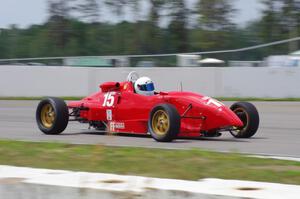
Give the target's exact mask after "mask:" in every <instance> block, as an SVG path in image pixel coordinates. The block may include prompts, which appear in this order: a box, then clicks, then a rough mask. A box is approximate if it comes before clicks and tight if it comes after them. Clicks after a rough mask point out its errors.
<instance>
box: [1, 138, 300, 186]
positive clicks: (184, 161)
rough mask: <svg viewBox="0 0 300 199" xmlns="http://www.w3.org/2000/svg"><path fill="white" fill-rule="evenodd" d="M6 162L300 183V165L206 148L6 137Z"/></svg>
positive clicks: (3, 152)
mask: <svg viewBox="0 0 300 199" xmlns="http://www.w3.org/2000/svg"><path fill="white" fill-rule="evenodd" d="M0 154H1V156H0V164H2V165H15V166H28V167H38V168H50V169H67V170H75V171H78V170H80V171H90V172H105V173H117V174H128V175H141V176H151V177H161V178H175V179H188V180H197V179H201V178H207V177H210V178H211V177H215V178H223V179H241V180H255V181H266V182H280V183H289V184H300V163H299V162H291V161H282V160H271V159H259V158H252V157H245V156H242V155H239V154H227V153H216V152H207V151H202V150H196V149H194V150H162V149H144V148H129V147H104V146H97V145H96V146H95V145H72V144H59V143H32V142H21V141H0Z"/></svg>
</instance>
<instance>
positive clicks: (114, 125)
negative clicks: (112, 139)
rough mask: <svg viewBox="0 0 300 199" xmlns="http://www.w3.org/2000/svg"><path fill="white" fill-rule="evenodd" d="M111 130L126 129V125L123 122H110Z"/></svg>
mask: <svg viewBox="0 0 300 199" xmlns="http://www.w3.org/2000/svg"><path fill="white" fill-rule="evenodd" d="M109 129H110V131H114V130H115V129H125V124H124V123H123V122H110V123H109Z"/></svg>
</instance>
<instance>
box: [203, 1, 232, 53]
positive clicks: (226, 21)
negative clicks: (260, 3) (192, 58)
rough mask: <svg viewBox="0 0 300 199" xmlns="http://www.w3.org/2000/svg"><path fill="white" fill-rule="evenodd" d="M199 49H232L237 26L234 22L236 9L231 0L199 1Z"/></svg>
mask: <svg viewBox="0 0 300 199" xmlns="http://www.w3.org/2000/svg"><path fill="white" fill-rule="evenodd" d="M197 12H198V14H199V28H200V31H199V33H198V38H197V39H198V40H199V41H200V42H199V43H198V45H199V46H198V47H199V48H201V49H202V50H217V49H219V50H220V49H226V48H229V47H231V46H230V45H231V39H232V38H231V36H232V34H231V33H232V32H233V31H234V28H235V25H234V23H233V22H232V17H233V16H234V13H235V9H234V8H233V6H232V1H229V0H199V2H198V5H197Z"/></svg>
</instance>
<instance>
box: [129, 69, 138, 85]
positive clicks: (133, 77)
mask: <svg viewBox="0 0 300 199" xmlns="http://www.w3.org/2000/svg"><path fill="white" fill-rule="evenodd" d="M139 77H140V76H139V74H138V73H137V72H135V71H131V72H130V73H129V74H128V76H127V79H126V80H127V81H129V82H133V83H134V82H136V80H138V78H139Z"/></svg>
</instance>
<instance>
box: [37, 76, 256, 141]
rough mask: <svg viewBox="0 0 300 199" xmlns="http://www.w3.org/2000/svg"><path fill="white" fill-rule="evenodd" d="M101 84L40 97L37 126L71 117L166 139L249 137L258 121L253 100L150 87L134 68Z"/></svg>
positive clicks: (62, 124)
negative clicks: (87, 91) (77, 93)
mask: <svg viewBox="0 0 300 199" xmlns="http://www.w3.org/2000/svg"><path fill="white" fill-rule="evenodd" d="M140 79H142V81H144V82H143V83H142V84H139V80H140ZM100 89H101V90H100V91H99V92H97V93H95V94H92V95H90V96H88V97H85V98H83V99H82V100H80V101H71V102H69V103H68V104H66V103H65V102H64V101H63V100H61V99H58V98H51V97H50V98H46V99H43V100H42V101H41V102H40V103H39V105H38V107H37V110H36V121H37V124H38V127H39V129H40V130H41V131H42V132H44V133H45V134H60V133H61V132H63V131H64V130H65V128H66V127H67V125H68V122H69V121H78V122H81V123H89V124H90V126H91V127H94V128H95V129H97V130H103V131H107V132H112V133H127V134H128V133H129V134H145V135H146V134H150V135H151V136H152V137H153V138H154V139H155V140H157V141H161V142H169V141H172V140H173V139H176V138H178V137H201V136H202V137H216V136H220V135H221V133H220V132H224V131H228V132H230V133H231V134H232V135H233V136H234V137H236V138H250V137H251V136H253V135H254V134H255V133H256V132H257V129H258V126H259V114H258V112H257V110H256V108H255V107H254V106H253V105H252V104H251V103H248V102H238V103H235V104H233V105H232V106H231V107H230V108H228V107H226V106H225V105H224V104H223V103H221V102H219V101H217V100H215V99H213V98H210V97H207V96H203V95H201V94H197V93H192V92H178V91H176V92H154V86H153V83H152V82H151V80H150V79H149V78H145V77H142V78H138V75H137V73H135V72H131V73H130V74H129V75H128V78H127V81H124V82H106V83H103V84H101V85H100ZM143 92H148V94H145V93H143ZM149 92H150V93H152V94H149Z"/></svg>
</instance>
